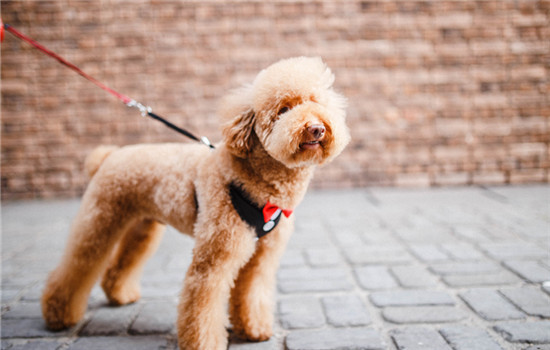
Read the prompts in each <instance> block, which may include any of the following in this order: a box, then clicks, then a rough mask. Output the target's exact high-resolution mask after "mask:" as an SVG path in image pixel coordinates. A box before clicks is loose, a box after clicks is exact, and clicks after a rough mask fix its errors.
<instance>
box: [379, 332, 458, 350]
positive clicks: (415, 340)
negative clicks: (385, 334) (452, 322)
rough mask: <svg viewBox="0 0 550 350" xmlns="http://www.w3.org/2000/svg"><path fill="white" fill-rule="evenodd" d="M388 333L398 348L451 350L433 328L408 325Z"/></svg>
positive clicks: (401, 349) (406, 349)
mask: <svg viewBox="0 0 550 350" xmlns="http://www.w3.org/2000/svg"><path fill="white" fill-rule="evenodd" d="M390 334H391V337H392V338H393V340H394V341H395V344H396V345H397V348H398V349H399V350H452V349H451V348H450V347H449V345H447V343H446V342H445V339H443V337H441V335H440V334H439V333H438V332H437V331H436V330H434V329H430V328H420V327H410V328H403V329H396V330H393V331H391V332H390Z"/></svg>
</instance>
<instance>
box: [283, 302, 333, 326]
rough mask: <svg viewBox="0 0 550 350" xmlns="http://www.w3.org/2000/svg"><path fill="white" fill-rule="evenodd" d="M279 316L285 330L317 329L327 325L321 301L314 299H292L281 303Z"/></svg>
mask: <svg viewBox="0 0 550 350" xmlns="http://www.w3.org/2000/svg"><path fill="white" fill-rule="evenodd" d="M278 311H279V313H278V315H279V320H280V322H281V325H282V326H283V327H284V328H285V329H298V328H315V327H321V326H322V325H324V324H325V316H324V314H323V309H322V307H321V304H320V303H319V300H318V299H316V298H314V297H292V298H285V299H282V300H280V301H279V308H278Z"/></svg>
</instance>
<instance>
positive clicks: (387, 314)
mask: <svg viewBox="0 0 550 350" xmlns="http://www.w3.org/2000/svg"><path fill="white" fill-rule="evenodd" d="M382 316H383V317H384V319H385V320H386V321H388V322H392V323H397V324H404V323H444V322H456V321H460V320H462V319H464V318H466V316H467V315H466V313H465V312H464V311H462V310H460V309H458V308H456V307H452V306H408V307H387V308H385V309H384V310H382Z"/></svg>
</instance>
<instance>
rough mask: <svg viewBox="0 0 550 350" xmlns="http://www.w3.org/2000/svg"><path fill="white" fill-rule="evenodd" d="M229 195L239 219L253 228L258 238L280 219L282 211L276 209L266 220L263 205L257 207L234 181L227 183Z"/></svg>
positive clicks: (271, 228) (272, 227)
mask: <svg viewBox="0 0 550 350" xmlns="http://www.w3.org/2000/svg"><path fill="white" fill-rule="evenodd" d="M229 196H230V197H231V203H233V207H234V208H235V210H236V211H237V213H238V214H239V216H240V217H241V219H242V220H243V221H244V222H246V223H247V224H248V225H250V226H251V227H253V228H254V230H255V231H256V236H258V239H259V238H262V237H263V236H265V235H266V234H268V233H269V232H271V231H272V230H273V229H274V228H275V227H277V224H278V223H279V220H281V214H282V211H281V210H280V209H277V210H276V211H275V213H274V214H273V215H272V216H271V218H270V219H269V220H267V221H266V220H265V219H264V208H265V206H264V207H262V208H260V207H258V206H257V205H256V204H255V203H254V202H252V200H250V197H249V196H248V194H247V193H246V192H245V191H244V190H243V189H242V188H241V187H239V186H238V185H236V184H234V183H231V184H229Z"/></svg>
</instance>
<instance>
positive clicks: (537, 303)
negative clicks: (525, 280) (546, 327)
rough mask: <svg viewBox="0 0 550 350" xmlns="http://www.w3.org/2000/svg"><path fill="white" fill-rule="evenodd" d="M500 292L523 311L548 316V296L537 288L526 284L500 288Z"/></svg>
mask: <svg viewBox="0 0 550 350" xmlns="http://www.w3.org/2000/svg"><path fill="white" fill-rule="evenodd" d="M500 292H501V293H502V294H504V296H505V297H506V298H508V299H509V300H511V301H512V303H514V305H516V306H517V307H519V308H520V309H521V310H523V311H524V312H525V313H527V314H529V315H531V316H540V317H545V318H550V297H549V296H548V295H546V294H545V293H544V292H543V291H541V290H540V289H539V288H537V287H534V286H526V287H521V288H507V289H501V290H500Z"/></svg>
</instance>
